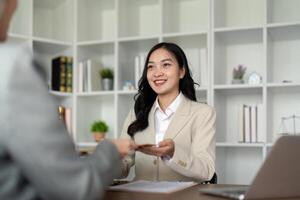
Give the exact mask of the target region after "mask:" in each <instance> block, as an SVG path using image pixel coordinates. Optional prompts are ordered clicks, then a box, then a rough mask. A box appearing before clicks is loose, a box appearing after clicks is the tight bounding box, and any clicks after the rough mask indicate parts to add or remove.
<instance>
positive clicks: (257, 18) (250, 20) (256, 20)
mask: <svg viewBox="0 0 300 200" xmlns="http://www.w3.org/2000/svg"><path fill="white" fill-rule="evenodd" d="M264 14H265V12H264V1H261V0H251V1H248V0H215V5H214V27H215V28H221V27H248V26H261V25H263V23H264Z"/></svg>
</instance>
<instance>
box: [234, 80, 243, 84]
mask: <svg viewBox="0 0 300 200" xmlns="http://www.w3.org/2000/svg"><path fill="white" fill-rule="evenodd" d="M231 84H244V80H243V79H232V80H231Z"/></svg>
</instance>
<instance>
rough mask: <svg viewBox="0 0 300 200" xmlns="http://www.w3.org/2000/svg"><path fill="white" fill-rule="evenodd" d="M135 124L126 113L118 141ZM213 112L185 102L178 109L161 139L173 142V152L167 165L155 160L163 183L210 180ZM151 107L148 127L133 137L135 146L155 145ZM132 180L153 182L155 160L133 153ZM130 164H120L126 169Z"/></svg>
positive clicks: (190, 102)
mask: <svg viewBox="0 0 300 200" xmlns="http://www.w3.org/2000/svg"><path fill="white" fill-rule="evenodd" d="M134 120H135V114H134V112H133V111H130V113H129V114H128V116H127V118H126V120H125V122H124V126H123V131H122V137H129V135H128V134H127V128H128V126H129V125H130V124H131V122H133V121H134ZM215 120H216V113H215V110H214V109H213V108H212V107H210V106H208V105H206V104H202V103H198V102H193V101H191V100H189V99H187V98H185V97H184V98H183V101H182V102H181V104H180V105H179V107H178V109H177V110H176V112H175V113H174V116H173V118H172V120H171V122H170V124H169V127H168V129H167V131H166V133H165V136H164V139H166V138H170V139H173V141H174V143H175V152H174V155H173V157H172V159H171V160H170V162H165V161H163V160H161V159H159V178H160V180H165V181H167V180H168V181H174V180H176V181H198V182H199V181H204V180H210V179H211V178H212V176H213V174H214V172H215ZM154 122H155V120H154V106H152V109H151V111H150V113H149V126H148V127H147V128H146V129H145V130H143V131H140V132H137V133H136V134H135V136H134V140H135V142H136V143H137V144H145V143H151V144H155V127H154ZM134 161H135V179H144V180H155V179H156V176H157V158H156V157H155V156H150V155H146V154H143V153H141V152H138V151H137V152H136V153H135V158H134ZM130 164H131V165H132V164H133V163H130V162H126V161H125V162H123V165H124V166H123V167H124V168H125V169H126V168H128V167H129V165H130Z"/></svg>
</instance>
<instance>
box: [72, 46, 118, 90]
mask: <svg viewBox="0 0 300 200" xmlns="http://www.w3.org/2000/svg"><path fill="white" fill-rule="evenodd" d="M114 47H115V46H114V43H105V44H91V45H80V46H78V63H79V62H86V61H87V60H90V61H91V68H93V69H91V71H92V72H94V73H93V74H92V75H91V78H92V81H91V83H92V91H90V92H97V91H98V92H99V91H101V77H100V75H99V70H100V69H101V68H109V69H111V70H112V71H113V72H114V71H115V54H114V52H115V50H114V49H115V48H114ZM78 67H79V65H78ZM78 72H79V69H78ZM114 74H115V73H114ZM78 75H79V73H78ZM78 80H79V78H78ZM76 84H78V82H77V83H76ZM77 88H78V87H77ZM76 91H78V90H76ZM103 92H104V91H103Z"/></svg>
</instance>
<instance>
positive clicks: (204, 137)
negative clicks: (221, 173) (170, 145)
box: [167, 107, 216, 181]
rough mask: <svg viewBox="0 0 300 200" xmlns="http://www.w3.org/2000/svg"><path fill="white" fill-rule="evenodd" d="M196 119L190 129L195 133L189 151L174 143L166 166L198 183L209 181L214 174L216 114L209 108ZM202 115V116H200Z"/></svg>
mask: <svg viewBox="0 0 300 200" xmlns="http://www.w3.org/2000/svg"><path fill="white" fill-rule="evenodd" d="M197 115H198V116H197V117H196V118H195V121H194V124H193V125H194V126H193V127H192V130H191V131H192V132H193V133H195V135H194V137H193V141H192V144H191V151H190V152H186V151H185V150H184V149H183V148H181V147H180V144H176V143H175V151H174V154H173V157H172V159H171V160H169V161H167V165H168V166H169V167H170V168H171V169H173V170H174V171H176V172H178V173H180V174H182V175H184V176H187V177H191V178H195V179H198V180H200V181H203V180H210V179H211V177H212V176H213V174H214V173H215V121H216V113H215V111H214V110H213V109H212V108H210V107H209V109H207V112H206V113H204V114H203V115H205V117H204V118H203V117H201V119H200V117H199V116H200V113H197ZM201 115H202V114H201Z"/></svg>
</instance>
